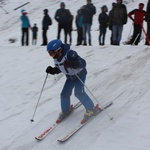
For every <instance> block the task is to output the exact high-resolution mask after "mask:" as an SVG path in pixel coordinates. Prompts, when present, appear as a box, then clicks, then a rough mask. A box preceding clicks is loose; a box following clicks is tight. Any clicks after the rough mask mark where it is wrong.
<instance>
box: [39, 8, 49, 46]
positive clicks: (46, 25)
mask: <svg viewBox="0 0 150 150" xmlns="http://www.w3.org/2000/svg"><path fill="white" fill-rule="evenodd" d="M43 12H44V17H43V20H42V30H43V33H42V38H43V43H42V44H41V46H45V45H47V31H48V29H49V26H51V25H52V20H51V17H50V16H49V15H48V9H44V10H43Z"/></svg>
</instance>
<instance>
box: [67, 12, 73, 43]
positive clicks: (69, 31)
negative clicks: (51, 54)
mask: <svg viewBox="0 0 150 150" xmlns="http://www.w3.org/2000/svg"><path fill="white" fill-rule="evenodd" d="M72 23H73V15H71V14H70V16H69V22H68V35H69V44H70V45H71V44H72V30H73V29H72Z"/></svg>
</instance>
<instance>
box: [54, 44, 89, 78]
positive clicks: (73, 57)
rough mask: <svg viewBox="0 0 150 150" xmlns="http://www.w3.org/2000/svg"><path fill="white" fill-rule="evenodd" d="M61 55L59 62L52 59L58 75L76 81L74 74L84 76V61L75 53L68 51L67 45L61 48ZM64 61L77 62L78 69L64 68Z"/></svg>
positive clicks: (85, 71)
mask: <svg viewBox="0 0 150 150" xmlns="http://www.w3.org/2000/svg"><path fill="white" fill-rule="evenodd" d="M62 50H63V51H62V55H61V58H60V59H59V60H57V59H54V64H55V66H56V67H57V68H58V73H60V72H62V73H64V74H65V75H66V77H67V78H69V79H72V80H74V79H76V78H77V77H76V74H77V75H78V76H82V75H86V74H87V70H86V61H85V60H84V59H83V58H81V57H80V56H79V55H78V54H77V52H76V51H74V50H71V49H70V45H69V44H64V45H63V47H62ZM65 60H69V61H73V62H77V63H78V64H79V67H78V68H77V69H73V68H66V67H65V66H64V65H63V63H64V61H65Z"/></svg>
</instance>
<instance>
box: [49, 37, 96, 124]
mask: <svg viewBox="0 0 150 150" xmlns="http://www.w3.org/2000/svg"><path fill="white" fill-rule="evenodd" d="M47 51H48V53H49V55H50V56H51V57H52V58H53V59H54V64H55V67H51V66H48V67H47V69H46V73H49V74H52V75H54V74H58V73H61V72H62V73H64V74H65V75H66V81H65V84H64V87H63V89H62V92H61V113H60V114H59V117H58V119H57V120H56V123H59V122H61V121H62V120H63V119H64V118H65V117H66V116H68V115H69V114H70V112H71V110H70V97H71V94H72V90H73V89H74V94H75V96H76V97H77V98H78V99H79V100H80V102H81V103H82V104H83V106H84V107H85V109H86V113H85V114H84V119H83V120H82V121H81V123H84V122H85V121H86V120H88V119H89V118H90V117H91V116H93V115H94V114H95V113H96V112H97V109H96V108H95V107H94V104H93V102H92V100H91V99H90V97H89V96H88V95H87V94H86V92H85V90H84V82H85V79H86V75H87V70H86V61H85V60H84V59H83V58H81V57H80V56H79V55H78V54H77V52H76V51H74V50H72V49H70V46H69V44H63V43H62V41H61V40H58V39H56V40H52V41H50V42H49V43H48V45H47Z"/></svg>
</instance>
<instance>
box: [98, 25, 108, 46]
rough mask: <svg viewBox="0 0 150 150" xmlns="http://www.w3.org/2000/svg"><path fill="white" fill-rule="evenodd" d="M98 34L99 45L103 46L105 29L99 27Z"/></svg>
mask: <svg viewBox="0 0 150 150" xmlns="http://www.w3.org/2000/svg"><path fill="white" fill-rule="evenodd" d="M99 29H100V33H99V45H105V35H106V30H107V27H103V26H100V28H99Z"/></svg>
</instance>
